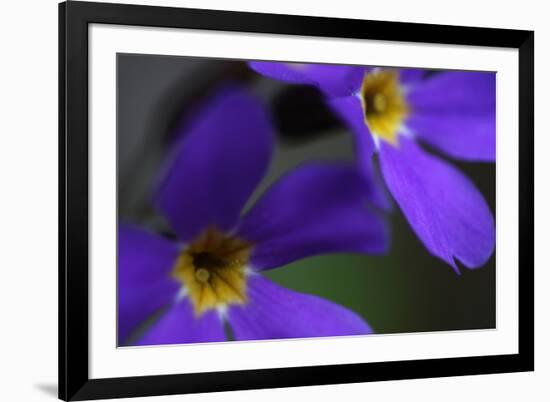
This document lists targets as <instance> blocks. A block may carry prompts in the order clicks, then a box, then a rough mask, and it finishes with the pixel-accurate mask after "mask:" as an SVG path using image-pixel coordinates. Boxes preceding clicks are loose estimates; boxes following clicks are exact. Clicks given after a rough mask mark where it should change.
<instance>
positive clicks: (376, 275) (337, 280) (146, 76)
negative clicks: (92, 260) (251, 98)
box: [117, 54, 496, 333]
mask: <svg viewBox="0 0 550 402" xmlns="http://www.w3.org/2000/svg"><path fill="white" fill-rule="evenodd" d="M430 74H437V72H431V73H430ZM117 76H118V77H117V120H118V121H117V124H118V127H117V142H118V148H117V152H118V160H117V162H118V172H117V181H118V214H119V220H121V221H123V222H127V223H131V224H134V225H138V226H142V227H147V228H149V229H152V230H154V231H157V232H159V233H162V234H164V235H165V236H169V237H170V236H173V234H172V232H171V229H170V227H169V226H168V225H167V223H166V221H164V219H163V218H162V216H161V215H160V214H159V213H158V212H157V211H155V209H154V208H153V206H152V204H151V196H152V191H153V190H154V186H155V180H156V177H157V174H158V172H159V170H160V169H161V168H162V162H163V159H164V157H165V156H166V154H167V152H168V151H169V150H170V147H171V144H172V142H173V141H174V132H175V129H176V128H177V127H178V126H179V125H181V124H185V122H186V121H187V120H188V119H189V118H192V116H193V111H194V110H196V108H197V107H200V105H201V103H202V102H203V101H205V100H206V99H207V98H208V97H209V96H210V95H211V94H213V93H214V92H215V91H216V90H217V89H218V88H219V87H220V86H222V85H224V84H225V83H228V82H233V83H234V82H238V83H241V84H242V85H244V86H246V87H248V88H249V89H250V91H251V92H253V93H254V94H255V95H257V96H258V97H260V98H262V99H263V100H264V101H265V103H266V104H267V105H268V107H270V109H271V112H272V115H273V117H274V122H275V126H276V127H275V128H276V133H277V148H276V151H275V155H274V157H273V160H272V163H271V166H270V170H269V172H268V175H267V176H266V177H265V178H264V180H263V182H262V183H261V185H260V186H259V188H258V189H257V191H256V193H255V194H254V196H253V197H252V200H251V203H250V204H252V203H253V201H254V200H255V199H257V198H258V197H259V196H260V195H261V194H262V193H263V191H264V190H265V189H266V188H267V187H268V186H269V185H270V184H271V183H273V182H274V181H275V180H276V179H277V178H278V177H279V176H281V175H282V174H284V173H285V172H287V171H288V170H290V169H292V168H293V167H295V166H297V165H299V164H300V163H301V162H302V161H305V160H335V159H336V160H353V158H354V152H353V144H352V137H351V135H350V134H349V133H348V130H347V129H346V128H345V127H344V126H343V125H342V124H341V123H340V122H339V120H338V119H337V118H336V117H335V116H334V115H333V114H332V112H331V111H330V110H329V109H328V108H327V107H326V106H325V105H324V104H323V98H322V96H321V94H320V93H319V92H318V91H317V90H316V89H315V88H311V87H307V86H298V85H285V84H284V83H280V82H277V81H274V80H270V79H267V78H264V77H261V76H259V75H258V74H256V73H254V72H253V71H251V70H250V69H249V68H248V67H247V65H246V62H242V61H230V60H215V59H200V58H190V57H174V56H156V55H136V54H119V55H118V57H117ZM431 151H432V152H433V153H435V154H437V152H436V151H434V150H433V149H432V150H431ZM440 156H441V157H443V158H445V157H444V156H442V155H440ZM445 159H447V160H448V158H445ZM452 163H453V164H454V165H455V166H456V167H457V168H459V169H460V170H461V171H462V172H463V173H465V174H466V175H468V176H469V177H470V178H471V179H472V180H473V181H474V182H475V184H476V185H477V187H478V189H479V190H480V191H481V192H482V194H483V195H484V197H485V199H486V200H487V202H488V204H489V206H490V208H491V209H492V211H493V214H494V211H495V183H496V177H495V165H494V164H488V163H486V164H482V163H479V164H475V163H474V164H472V163H460V162H456V161H453V162H452ZM388 220H389V221H390V226H391V228H392V245H391V248H390V251H389V253H388V254H387V255H384V256H364V255H355V254H337V255H336V254H335V255H324V256H319V257H312V258H308V259H304V260H301V261H299V262H296V263H293V264H289V265H287V266H284V267H281V268H277V269H274V270H271V271H267V272H266V275H267V276H268V277H270V278H271V279H272V280H274V281H275V282H277V283H279V284H281V285H283V286H285V287H288V288H290V289H293V290H296V291H299V292H305V293H311V294H316V295H318V296H322V297H325V298H326V299H329V300H332V301H334V302H336V303H339V304H342V305H344V306H346V307H348V308H350V309H352V310H354V311H355V312H357V313H359V314H361V315H362V316H363V317H364V318H365V320H366V321H367V322H368V323H369V324H370V325H371V326H372V327H373V329H374V330H375V331H376V332H377V333H400V332H401V333H402V332H425V331H443V330H466V329H483V328H494V327H495V326H496V322H495V311H496V309H495V302H496V295H495V275H496V274H495V257H494V255H493V257H491V259H490V260H489V261H488V262H487V264H486V265H485V266H484V267H481V268H479V269H477V270H468V269H466V268H463V267H461V268H462V269H461V272H462V275H457V274H456V273H455V272H454V271H453V269H452V268H451V267H449V266H448V265H446V264H445V263H443V262H442V261H440V260H438V259H436V258H435V257H432V256H431V255H430V254H428V252H427V251H426V250H425V248H424V246H423V245H422V244H421V243H420V241H419V240H418V239H417V238H416V236H415V234H414V233H413V232H412V230H411V228H410V227H409V225H408V223H407V222H406V220H405V219H404V217H403V215H402V214H401V212H400V210H399V208H398V207H397V206H395V205H394V208H393V213H392V214H391V215H389V216H388Z"/></svg>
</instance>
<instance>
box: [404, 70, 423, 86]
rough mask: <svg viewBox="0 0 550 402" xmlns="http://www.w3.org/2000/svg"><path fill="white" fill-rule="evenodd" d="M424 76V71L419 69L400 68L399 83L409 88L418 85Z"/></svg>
mask: <svg viewBox="0 0 550 402" xmlns="http://www.w3.org/2000/svg"><path fill="white" fill-rule="evenodd" d="M425 75H426V70H424V69H420V68H401V69H399V82H401V83H402V84H405V86H407V87H410V86H413V85H416V84H420V83H421V81H422V79H423V78H424V76H425Z"/></svg>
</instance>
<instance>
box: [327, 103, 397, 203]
mask: <svg viewBox="0 0 550 402" xmlns="http://www.w3.org/2000/svg"><path fill="white" fill-rule="evenodd" d="M329 105H330V106H331V107H332V109H333V110H334V111H335V112H336V113H337V114H338V115H339V116H340V117H341V118H342V120H343V122H344V124H346V125H347V126H348V128H349V129H350V130H351V132H352V133H353V135H354V140H355V153H356V155H357V160H358V162H359V165H360V166H361V169H362V172H363V174H364V176H365V180H367V181H368V182H369V183H373V184H372V186H371V202H372V203H373V205H375V206H377V207H378V208H381V209H383V210H389V209H390V207H391V205H390V202H389V200H388V197H387V195H386V193H385V191H384V189H383V188H382V186H381V185H380V184H378V180H377V177H376V175H375V173H374V170H373V166H372V155H373V153H374V141H373V139H372V135H371V132H370V130H369V128H368V126H367V123H366V122H365V115H364V113H363V106H362V105H361V101H360V99H359V98H358V97H357V96H348V97H343V98H334V99H331V100H329Z"/></svg>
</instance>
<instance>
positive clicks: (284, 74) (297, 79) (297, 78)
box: [248, 61, 315, 85]
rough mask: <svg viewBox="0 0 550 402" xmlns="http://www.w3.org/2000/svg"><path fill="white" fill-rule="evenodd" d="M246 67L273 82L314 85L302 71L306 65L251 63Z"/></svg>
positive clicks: (267, 62)
mask: <svg viewBox="0 0 550 402" xmlns="http://www.w3.org/2000/svg"><path fill="white" fill-rule="evenodd" d="M248 65H249V66H250V68H252V69H253V70H254V71H256V72H257V73H258V74H261V75H263V76H265V77H268V78H272V79H274V80H278V81H284V82H288V83H290V84H308V85H315V83H314V82H313V81H312V80H311V79H310V78H309V77H308V76H307V75H306V74H304V73H303V71H302V68H308V67H307V66H308V65H306V64H298V63H281V62H270V61H251V62H249V63H248Z"/></svg>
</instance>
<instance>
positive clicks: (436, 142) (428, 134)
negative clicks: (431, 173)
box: [406, 71, 496, 162]
mask: <svg viewBox="0 0 550 402" xmlns="http://www.w3.org/2000/svg"><path fill="white" fill-rule="evenodd" d="M408 100H409V103H410V107H411V110H412V112H411V116H410V118H409V119H408V121H407V123H406V124H407V127H409V128H410V129H411V130H412V131H413V132H414V133H415V134H416V135H417V136H418V137H419V138H421V139H422V140H423V141H425V142H426V143H428V144H429V145H431V146H433V147H435V148H437V149H439V150H441V151H443V152H445V153H447V154H448V155H450V156H452V157H454V158H457V159H464V160H476V161H491V162H492V161H494V160H495V157H496V154H495V152H496V151H495V146H496V75H495V74H494V73H481V72H467V71H454V72H445V73H440V74H436V75H435V76H433V77H432V78H430V79H427V80H425V81H423V82H422V83H421V84H419V85H417V86H415V88H414V90H413V91H411V93H410V94H409V95H408Z"/></svg>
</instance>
